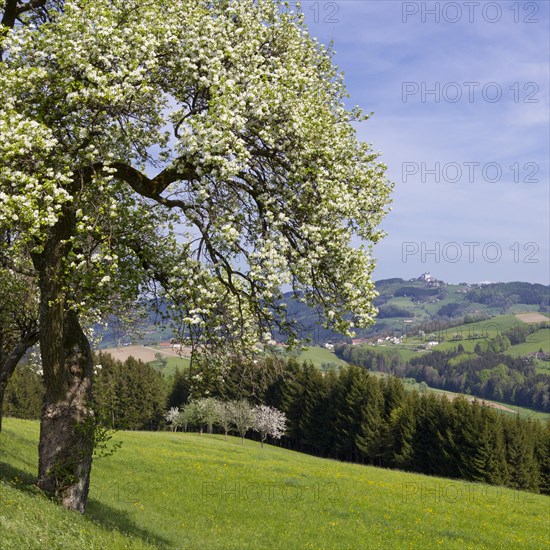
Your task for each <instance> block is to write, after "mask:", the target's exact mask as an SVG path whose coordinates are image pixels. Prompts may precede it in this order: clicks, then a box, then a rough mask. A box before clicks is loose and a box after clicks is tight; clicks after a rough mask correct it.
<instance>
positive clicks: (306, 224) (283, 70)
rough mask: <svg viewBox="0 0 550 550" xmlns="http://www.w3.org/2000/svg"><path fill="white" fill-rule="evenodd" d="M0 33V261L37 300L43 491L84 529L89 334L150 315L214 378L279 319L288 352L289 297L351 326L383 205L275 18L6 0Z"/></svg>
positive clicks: (364, 292) (271, 0)
mask: <svg viewBox="0 0 550 550" xmlns="http://www.w3.org/2000/svg"><path fill="white" fill-rule="evenodd" d="M0 19H1V21H2V26H3V27H2V30H1V33H0V52H1V55H2V57H1V59H0V74H1V75H2V77H1V79H0V158H2V164H1V166H0V231H2V232H4V231H8V232H9V233H10V235H11V238H10V246H9V247H8V246H5V245H3V246H2V247H1V249H0V254H2V255H3V256H4V257H6V258H9V257H10V256H11V255H18V257H27V258H29V259H30V261H32V266H33V269H34V272H35V276H36V281H37V286H38V288H39V290H40V306H39V325H40V347H41V355H42V362H43V371H44V383H45V388H46V404H45V407H44V409H43V414H42V419H41V432H40V446H39V467H38V486H39V487H41V488H42V489H43V490H45V491H47V492H50V493H55V494H57V495H58V496H59V498H60V499H61V501H62V503H63V504H64V505H65V506H67V507H69V508H72V509H76V510H79V511H81V512H83V511H84V509H85V505H86V499H87V494H88V487H89V479H90V471H91V461H92V447H93V432H91V431H90V430H89V429H87V426H89V425H90V418H91V415H92V412H91V409H90V384H91V380H92V377H93V364H92V355H91V349H90V344H89V341H88V338H87V337H86V333H85V331H84V321H85V322H86V323H91V322H93V321H94V320H99V319H102V318H104V317H105V316H106V315H108V314H109V313H110V312H112V311H113V310H114V309H115V308H117V307H118V306H119V305H120V304H128V303H131V302H132V300H136V299H137V298H138V297H140V296H147V295H152V296H156V297H160V298H161V299H163V300H164V303H170V304H172V307H173V309H172V310H171V312H170V313H171V318H172V320H173V322H174V326H175V327H177V329H178V330H179V333H180V335H181V337H182V339H185V340H186V341H185V343H186V344H187V345H191V346H192V347H193V350H194V352H195V353H202V354H203V355H204V354H207V353H211V352H212V355H211V358H212V360H213V359H214V358H215V357H217V356H223V355H224V354H225V355H227V354H228V353H233V354H235V353H238V354H242V353H244V351H245V350H246V349H252V348H253V347H254V345H255V343H256V342H257V341H258V339H260V338H261V335H262V334H264V333H265V332H266V330H267V329H268V328H269V327H270V325H271V324H272V322H273V321H274V317H275V318H276V319H278V320H279V322H280V323H281V324H282V325H283V328H284V329H286V330H287V332H288V333H289V334H292V326H288V325H287V324H286V323H285V321H284V315H283V314H284V311H283V310H282V309H283V307H282V306H280V305H279V306H276V307H274V306H275V304H276V303H277V302H276V300H277V299H278V298H279V297H280V293H281V291H280V289H281V287H282V286H283V285H287V287H290V288H292V289H293V290H294V292H295V294H296V296H297V297H298V298H299V299H301V300H303V301H305V302H307V303H309V304H310V305H312V306H316V307H318V308H319V310H320V311H321V312H322V313H323V315H324V318H325V320H326V322H327V324H329V325H330V326H332V327H333V328H335V329H337V330H340V331H342V332H344V333H349V332H350V330H351V329H352V328H353V326H354V325H355V326H365V325H367V324H369V323H370V322H371V321H372V319H373V315H374V312H375V309H374V307H373V305H372V299H373V297H374V295H375V292H374V285H373V283H372V281H371V272H372V270H373V267H374V262H373V259H372V257H371V255H370V251H369V248H368V246H369V244H370V243H372V242H376V241H378V239H379V238H380V237H381V231H380V230H379V229H378V225H379V222H380V221H381V219H382V217H383V215H384V213H385V209H386V206H387V203H388V195H389V192H390V185H389V184H388V181H387V178H386V176H385V174H384V170H385V167H384V166H383V165H382V164H380V163H379V162H378V160H377V155H376V154H375V153H373V152H372V151H371V150H370V148H369V146H368V145H366V144H362V143H359V142H358V140H357V138H356V135H355V129H354V124H352V123H354V122H357V121H361V120H364V119H365V118H366V117H364V116H363V115H362V114H361V112H360V111H359V110H358V109H353V110H351V111H350V110H348V109H346V107H345V106H344V103H343V102H344V99H345V97H346V90H345V88H344V85H343V81H342V78H341V76H340V75H339V74H338V72H337V69H336V68H335V67H334V65H333V64H332V61H331V54H330V52H328V51H327V50H326V49H325V48H324V47H323V46H321V45H320V44H319V43H317V42H316V41H315V40H313V39H312V38H311V37H310V36H309V35H308V33H307V30H306V28H305V26H304V24H303V18H302V16H301V15H299V14H296V13H293V12H292V11H291V9H290V8H289V7H288V6H286V5H284V4H282V3H280V2H278V1H276V0H240V1H238V2H237V1H231V0H208V1H207V0H193V1H183V0H157V1H156V2H142V1H139V0H65V1H63V0H36V1H32V2H19V1H15V0H5V1H4V2H1V3H0ZM352 238H355V239H357V240H356V241H355V242H359V241H362V242H363V243H364V244H363V245H362V246H359V247H354V246H352ZM4 244H5V243H4Z"/></svg>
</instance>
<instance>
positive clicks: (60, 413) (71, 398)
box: [37, 312, 94, 513]
mask: <svg viewBox="0 0 550 550" xmlns="http://www.w3.org/2000/svg"><path fill="white" fill-rule="evenodd" d="M48 345H49V344H48V340H47V338H44V339H43V340H42V339H41V347H43V346H48ZM63 351H64V352H65V353H64V366H65V368H66V372H65V373H60V375H61V376H60V377H61V378H62V379H63V384H62V389H63V391H56V384H51V383H50V384H47V386H46V402H45V404H44V409H43V411H42V419H41V425H40V444H39V448H38V451H39V460H38V483H37V485H38V487H40V488H41V489H42V490H44V491H46V492H48V493H53V494H55V495H57V496H58V497H59V498H60V499H61V502H62V504H63V506H65V507H66V508H69V509H71V510H77V511H78V512H80V513H84V510H85V507H86V502H87V499H88V490H89V485H90V472H91V468H92V453H93V437H94V433H93V426H94V419H93V413H92V411H91V409H90V397H91V379H92V371H93V365H92V354H91V350H90V346H89V343H88V340H87V339H86V336H85V335H84V333H83V331H82V329H81V327H80V324H79V323H78V320H77V318H76V314H74V313H72V312H69V313H68V314H67V315H66V319H65V323H64V330H63ZM42 355H43V357H44V352H42ZM44 372H46V369H44ZM59 389H61V388H59Z"/></svg>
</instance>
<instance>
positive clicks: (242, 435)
mask: <svg viewBox="0 0 550 550" xmlns="http://www.w3.org/2000/svg"><path fill="white" fill-rule="evenodd" d="M241 438H242V440H241V445H244V434H241Z"/></svg>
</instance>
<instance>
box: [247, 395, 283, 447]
mask: <svg viewBox="0 0 550 550" xmlns="http://www.w3.org/2000/svg"><path fill="white" fill-rule="evenodd" d="M254 413H255V414H256V422H255V424H254V429H255V430H256V431H257V432H258V433H259V434H260V441H261V445H262V447H263V446H264V441H265V440H266V439H267V436H270V437H273V438H274V439H281V437H282V436H283V435H284V433H285V425H286V416H285V413H284V412H281V411H280V410H278V409H276V408H274V407H268V406H267V405H259V406H257V407H255V408H254Z"/></svg>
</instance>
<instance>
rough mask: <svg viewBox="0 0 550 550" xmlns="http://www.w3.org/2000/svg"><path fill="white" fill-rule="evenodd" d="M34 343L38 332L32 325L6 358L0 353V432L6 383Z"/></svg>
mask: <svg viewBox="0 0 550 550" xmlns="http://www.w3.org/2000/svg"><path fill="white" fill-rule="evenodd" d="M0 330H1V327H0ZM36 342H38V330H37V328H36V326H35V323H33V326H31V327H29V328H28V330H25V331H22V333H21V335H20V340H19V342H17V344H16V345H15V346H14V347H13V349H12V350H11V352H10V353H9V354H8V355H7V356H5V355H3V354H2V353H1V351H0V432H1V431H2V418H3V414H4V413H3V411H4V394H5V392H6V388H7V386H8V382H9V380H10V378H11V376H12V374H13V372H14V371H15V367H17V364H18V363H19V361H20V360H21V358H22V357H23V356H24V355H25V353H27V350H28V349H29V348H30V347H32V346H34V345H35V344H36Z"/></svg>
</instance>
